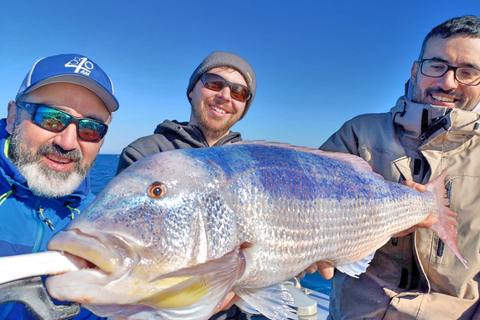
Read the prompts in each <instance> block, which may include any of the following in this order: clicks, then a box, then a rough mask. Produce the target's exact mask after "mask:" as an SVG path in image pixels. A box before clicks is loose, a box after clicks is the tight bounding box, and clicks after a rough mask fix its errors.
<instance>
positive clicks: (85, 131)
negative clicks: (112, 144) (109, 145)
mask: <svg viewBox="0 0 480 320" xmlns="http://www.w3.org/2000/svg"><path fill="white" fill-rule="evenodd" d="M17 106H19V107H20V108H22V109H23V110H26V111H27V112H28V113H30V114H31V115H32V121H33V123H35V124H36V125H37V126H39V127H40V128H43V129H45V130H48V131H52V132H62V131H63V130H65V128H66V127H67V126H68V125H69V124H70V123H72V122H73V123H75V124H76V125H77V134H78V137H79V138H80V139H82V140H86V141H91V142H98V141H100V140H102V139H103V137H104V136H105V134H106V133H107V129H108V126H107V125H106V124H105V123H103V122H100V121H96V120H92V119H86V118H77V117H74V116H72V115H70V114H68V113H66V112H63V111H61V110H58V109H55V108H52V107H49V106H47V105H43V104H36V103H31V102H17Z"/></svg>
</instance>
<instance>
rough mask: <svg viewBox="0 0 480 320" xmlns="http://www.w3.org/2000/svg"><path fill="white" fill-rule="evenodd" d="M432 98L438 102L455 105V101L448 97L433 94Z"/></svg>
mask: <svg viewBox="0 0 480 320" xmlns="http://www.w3.org/2000/svg"><path fill="white" fill-rule="evenodd" d="M432 98H433V99H435V100H437V101H441V102H447V103H453V102H455V99H453V98H447V97H443V96H437V95H435V94H432Z"/></svg>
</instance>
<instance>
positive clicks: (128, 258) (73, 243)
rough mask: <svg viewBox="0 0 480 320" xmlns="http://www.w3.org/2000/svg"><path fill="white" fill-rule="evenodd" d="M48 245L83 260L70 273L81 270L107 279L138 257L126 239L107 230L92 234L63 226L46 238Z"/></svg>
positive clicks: (122, 271)
mask: <svg viewBox="0 0 480 320" xmlns="http://www.w3.org/2000/svg"><path fill="white" fill-rule="evenodd" d="M48 249H49V250H54V251H60V252H62V253H68V254H70V255H72V256H74V257H75V258H77V259H78V258H79V259H82V260H84V261H85V266H86V267H85V268H83V269H80V270H78V271H73V272H71V273H76V272H83V273H85V275H87V274H90V275H92V276H94V277H95V278H97V277H99V276H101V277H102V278H105V277H106V278H108V279H109V281H111V279H112V278H119V277H122V276H123V275H125V273H126V272H127V271H128V270H129V269H131V268H132V267H133V266H134V265H135V264H136V263H135V261H138V259H137V257H136V255H135V253H134V251H133V250H132V248H131V246H130V245H129V244H128V241H126V240H125V239H123V238H122V237H121V236H119V235H115V234H111V233H109V234H105V233H96V234H95V235H92V234H87V233H84V232H82V231H81V230H79V229H70V230H65V231H62V232H59V233H58V234H57V235H56V236H55V237H54V238H53V239H52V240H51V241H50V243H49V244H48Z"/></svg>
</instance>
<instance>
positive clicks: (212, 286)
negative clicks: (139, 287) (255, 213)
mask: <svg viewBox="0 0 480 320" xmlns="http://www.w3.org/2000/svg"><path fill="white" fill-rule="evenodd" d="M244 270H245V267H244V260H243V259H242V258H241V255H240V254H239V251H238V249H236V250H234V251H232V252H230V253H229V254H227V255H225V256H223V257H222V258H219V259H216V260H212V261H209V262H206V263H203V264H199V265H196V266H194V267H191V268H186V269H182V270H179V271H176V272H173V273H169V274H167V275H164V276H162V277H161V278H157V279H155V280H153V281H152V282H151V283H150V284H149V287H152V291H155V292H154V294H152V295H150V296H148V297H146V298H145V299H143V300H142V301H141V302H139V303H141V304H145V305H148V306H150V307H153V308H156V309H158V310H159V312H158V313H159V314H161V315H163V316H167V317H169V318H175V319H181V318H188V319H192V320H194V319H207V318H209V317H210V316H211V315H212V314H213V312H214V311H215V309H216V307H217V306H218V305H220V303H221V302H222V301H223V299H224V298H225V297H226V295H227V293H228V291H229V290H230V289H231V287H232V286H233V284H234V282H235V281H236V280H237V279H239V278H240V277H241V275H242V274H243V271H244Z"/></svg>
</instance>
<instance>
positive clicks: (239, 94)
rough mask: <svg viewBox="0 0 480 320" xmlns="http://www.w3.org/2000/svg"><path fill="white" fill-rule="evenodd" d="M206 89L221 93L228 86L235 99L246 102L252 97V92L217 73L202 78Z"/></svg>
mask: <svg viewBox="0 0 480 320" xmlns="http://www.w3.org/2000/svg"><path fill="white" fill-rule="evenodd" d="M200 80H202V83H203V85H204V86H205V88H207V89H210V90H213V91H220V90H222V89H223V88H225V87H226V86H229V87H230V95H231V96H232V98H233V99H235V100H238V101H241V102H245V101H247V100H248V99H250V97H251V96H252V94H251V92H250V90H249V89H248V88H247V87H245V86H244V85H242V84H239V83H232V82H229V81H227V80H225V79H224V78H222V77H220V76H219V75H218V74H215V73H204V74H202V76H201V77H200Z"/></svg>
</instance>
